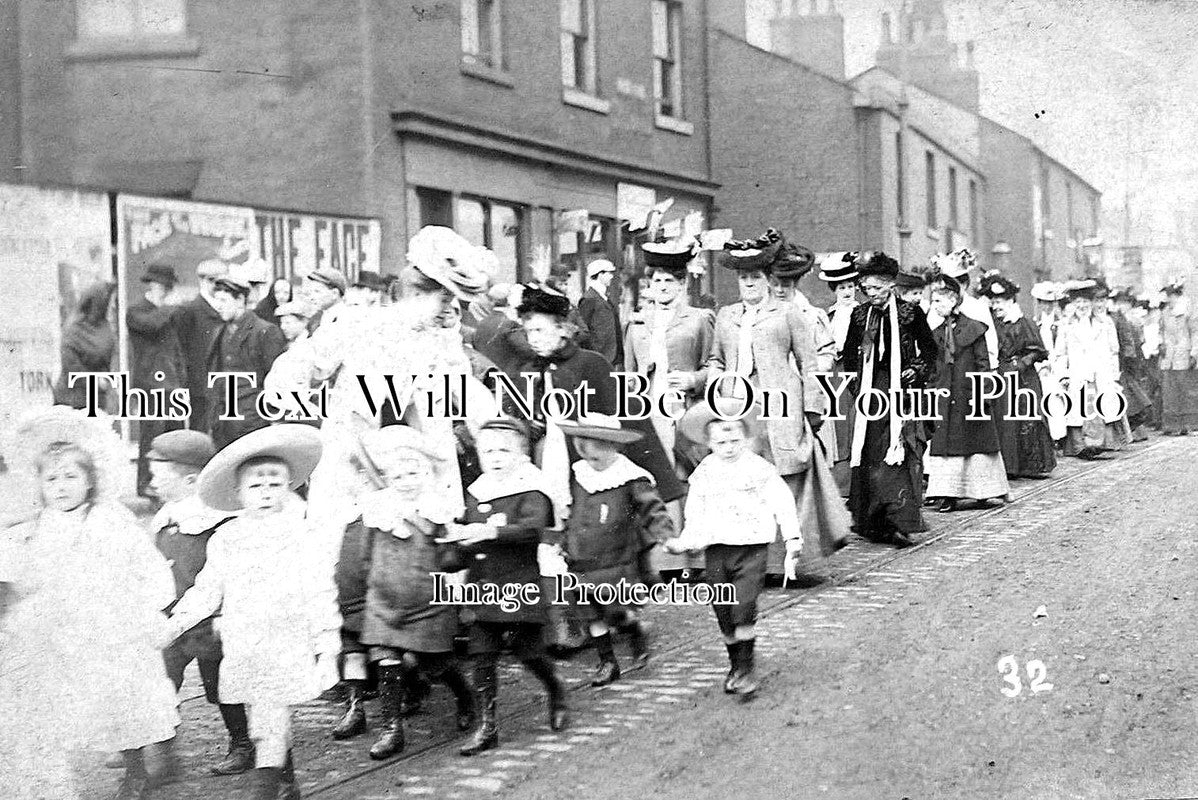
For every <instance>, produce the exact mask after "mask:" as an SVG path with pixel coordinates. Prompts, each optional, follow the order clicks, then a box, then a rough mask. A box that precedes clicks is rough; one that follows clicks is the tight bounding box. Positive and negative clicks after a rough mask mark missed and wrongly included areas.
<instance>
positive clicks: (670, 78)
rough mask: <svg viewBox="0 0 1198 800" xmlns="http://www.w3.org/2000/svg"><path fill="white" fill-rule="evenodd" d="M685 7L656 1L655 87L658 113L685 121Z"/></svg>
mask: <svg viewBox="0 0 1198 800" xmlns="http://www.w3.org/2000/svg"><path fill="white" fill-rule="evenodd" d="M681 23H682V6H681V5H680V4H678V3H677V2H671V0H653V86H654V92H655V95H656V97H657V113H658V114H660V115H661V116H663V117H674V118H675V119H682V64H681V61H682V59H681V52H682V35H681V27H682V24H681Z"/></svg>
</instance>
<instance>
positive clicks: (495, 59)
mask: <svg viewBox="0 0 1198 800" xmlns="http://www.w3.org/2000/svg"><path fill="white" fill-rule="evenodd" d="M484 4H487V5H489V6H490V7H491V15H490V24H489V25H487V26H485V27H486V28H487V33H488V36H487V41H489V42H490V47H489V48H488V50H487V51H486V52H484V50H483V47H482V43H483V40H484V39H483V35H482V34H483V31H484V26H483V24H482V19H481V16H482V15H481V14H480V13H479V11H480V10H481V7H482V6H483V5H484ZM468 7H469V8H473V9H474V13H473V15H472V18H473V24H474V38H475V40H476V41H477V43H478V46H477V48H476V50H475V51H471V50H470V49H469V43H468V41H467V38H466V35H467V31H468V28H467V25H466V21H467V13H466V10H467V8H468ZM460 8H461V17H460V26H461V47H462V61H463V63H467V64H470V65H472V66H475V67H479V68H482V69H486V70H494V71H496V72H507V67H508V64H507V48H506V47H505V46H504V45H505V42H504V30H505V28H506V26H505V25H504V12H505V10H506V7H505V3H504V0H461V6H460Z"/></svg>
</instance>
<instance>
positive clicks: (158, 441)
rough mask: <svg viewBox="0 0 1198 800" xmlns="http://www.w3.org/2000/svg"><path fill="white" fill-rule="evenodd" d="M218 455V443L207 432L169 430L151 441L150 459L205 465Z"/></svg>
mask: <svg viewBox="0 0 1198 800" xmlns="http://www.w3.org/2000/svg"><path fill="white" fill-rule="evenodd" d="M214 455H216V445H214V444H213V443H212V437H211V436H209V435H208V434H206V433H201V432H199V431H193V430H178V431H167V432H166V433H160V434H158V435H157V436H155V437H154V439H153V441H151V442H150V452H149V453H148V454H147V455H146V458H148V459H149V460H150V461H170V462H173V463H175V464H187V465H188V466H191V467H204V466H205V465H207V464H208V462H209V461H211V460H212V457H213V456H214Z"/></svg>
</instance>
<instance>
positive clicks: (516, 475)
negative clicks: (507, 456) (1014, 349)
mask: <svg viewBox="0 0 1198 800" xmlns="http://www.w3.org/2000/svg"><path fill="white" fill-rule="evenodd" d="M466 491H468V492H469V493H470V495H471V496H472V497H473V498H474V499H475V500H477V501H478V502H480V503H489V502H491V501H492V500H497V499H499V498H500V497H511V496H512V495H514V494H522V493H524V492H540V493H541V494H543V495H545V496H546V497H553V489H552V487H551V486H550V483H549V481H548V479H547V478H546V477H545V473H543V472H541V471H540V470H539V469H537V468H536V467H535V466H534V465H533V464H532V462H529V461H526V462H524V463H523V464H521V465H520V466H518V467H516V468H515V469H513V470H511V471H510V472H505V473H498V472H484V473H483V474H482V475H480V476H479V477H478V479H477V480H476V481H474V483H472V484H470V486H469V487H468V488H467V489H466Z"/></svg>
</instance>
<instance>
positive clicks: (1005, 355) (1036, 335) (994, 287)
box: [980, 275, 1057, 478]
mask: <svg viewBox="0 0 1198 800" xmlns="http://www.w3.org/2000/svg"><path fill="white" fill-rule="evenodd" d="M980 288H981V292H982V296H983V297H985V298H986V299H988V300H989V301H990V308H991V310H992V311H993V312H994V325H995V327H996V329H997V333H998V372H999V378H1001V379H1002V381H1003V385H1002V391H1003V396H1002V398H1001V399H999V400H998V401H997V402H998V403H1000V404H1001V405H1002V407H1001V408H1000V413H1002V414H1003V416H1004V424H1003V425H1001V426H1000V427H999V439H1000V443H1001V445H1002V456H1003V464H1004V465H1005V466H1006V468H1007V475H1008V476H1009V477H1014V478H1043V477H1046V476H1047V475H1048V473H1050V472H1052V470H1053V469H1054V468H1055V467H1056V465H1057V456H1056V451H1055V450H1054V448H1053V446H1052V439H1051V438H1050V437H1049V435H1048V423H1047V422H1045V420H1044V415H1043V414H1042V413H1041V404H1042V399H1043V397H1044V392H1043V388H1042V387H1041V385H1040V374H1039V372H1038V371H1037V365H1038V364H1040V363H1041V362H1042V361H1045V360H1046V359H1047V358H1048V349H1047V348H1046V347H1045V346H1044V342H1042V341H1041V340H1040V332H1039V331H1037V330H1036V327H1035V326H1034V325H1032V323H1031V320H1029V319H1028V318H1027V317H1025V316H1024V315H1023V310H1022V309H1021V308H1020V307H1019V303H1018V302H1016V299H1015V298H1016V296H1017V295H1018V293H1019V287H1018V286H1016V285H1015V284H1014V283H1012V282H1011V281H1009V280H1007V279H1006V278H1005V277H1003V276H1001V275H988V276H987V277H986V278H985V280H983V282H982V286H981V287H980ZM1012 379H1014V380H1015V381H1016V382H1017V384H1018V386H1019V388H1021V389H1027V390H1030V391H1031V392H1034V397H1035V405H1033V406H1032V407H1031V408H1030V411H1031V414H1030V415H1029V416H1035V417H1036V418H1035V419H1028V420H1016V419H1011V418H1009V417H1007V416H1006V404H1007V393H1008V391H1009V388H1010V381H1011V380H1012ZM1025 396H1027V395H1025ZM1027 411H1029V409H1027V408H1016V412H1017V413H1020V414H1022V413H1025V412H1027Z"/></svg>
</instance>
